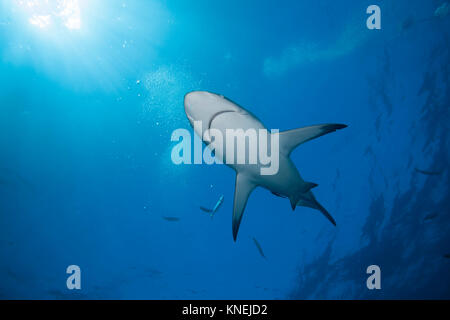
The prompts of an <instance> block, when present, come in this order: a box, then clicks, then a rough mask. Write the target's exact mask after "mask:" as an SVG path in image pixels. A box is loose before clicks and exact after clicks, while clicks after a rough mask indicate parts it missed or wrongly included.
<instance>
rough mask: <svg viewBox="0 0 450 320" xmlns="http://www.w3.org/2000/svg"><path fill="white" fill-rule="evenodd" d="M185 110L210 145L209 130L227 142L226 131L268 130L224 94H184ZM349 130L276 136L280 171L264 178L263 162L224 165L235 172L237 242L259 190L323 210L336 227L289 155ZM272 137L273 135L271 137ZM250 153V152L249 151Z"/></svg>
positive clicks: (317, 128) (325, 127)
mask: <svg viewBox="0 0 450 320" xmlns="http://www.w3.org/2000/svg"><path fill="white" fill-rule="evenodd" d="M184 108H185V112H186V116H187V118H188V120H189V122H190V123H191V125H192V126H193V128H194V131H195V132H196V134H198V135H199V137H200V138H201V139H202V140H203V141H204V142H205V143H206V144H209V143H211V140H212V139H211V137H210V136H209V133H208V130H210V129H216V130H219V131H220V132H222V133H223V137H225V138H224V139H226V130H227V129H234V130H237V129H242V130H244V131H245V130H248V129H254V130H259V129H266V127H265V126H264V125H263V124H262V123H261V121H260V120H259V119H258V118H256V116H254V115H253V114H251V113H250V112H249V111H247V110H245V109H244V108H242V107H240V106H239V105H237V104H236V103H234V102H232V101H231V100H229V99H227V98H225V97H224V96H222V95H218V94H215V93H211V92H207V91H192V92H189V93H188V94H186V95H185V98H184ZM196 121H201V122H202V123H203V124H205V126H204V127H202V128H200V129H199V128H198V127H196V126H195V125H194V122H196ZM345 127H347V126H346V125H343V124H320V125H314V126H309V127H304V128H299V129H294V130H288V131H283V132H279V133H274V134H277V135H278V137H277V138H278V141H279V168H278V171H277V173H276V174H273V175H261V167H263V165H262V164H261V163H259V162H258V163H257V164H236V163H231V164H229V163H225V164H227V165H228V166H229V167H231V168H233V169H234V170H235V171H236V182H235V193H234V203H233V217H232V231H233V239H234V241H236V238H237V234H238V230H239V226H240V223H241V220H242V216H243V213H244V209H245V207H246V204H247V200H248V197H249V196H250V194H251V193H252V191H253V190H254V189H255V188H256V187H263V188H265V189H268V190H269V191H271V192H272V193H273V194H275V195H277V196H280V197H284V198H288V199H289V200H290V203H291V207H292V209H293V210H295V207H296V206H304V207H309V208H313V209H317V210H319V211H321V212H322V213H323V214H324V215H325V217H326V218H327V219H328V220H329V221H330V222H331V223H332V224H333V225H336V222H335V220H334V219H333V217H331V215H330V214H329V213H328V212H327V210H325V208H324V207H322V206H321V205H320V204H319V202H318V201H317V200H316V198H315V197H314V195H313V193H312V192H311V189H312V188H314V187H316V186H317V184H315V183H311V182H306V181H304V180H303V179H302V177H301V176H300V173H299V172H298V170H297V168H296V167H295V165H294V163H293V162H292V160H291V159H290V154H291V152H292V150H294V149H295V148H296V147H297V146H299V145H300V144H302V143H304V142H306V141H309V140H312V139H314V138H317V137H320V136H322V135H325V134H327V133H330V132H333V131H336V130H338V129H342V128H345ZM269 135H270V134H269ZM246 152H248V150H247V151H246ZM215 156H216V157H219V158H220V159H225V158H226V155H225V151H224V150H215Z"/></svg>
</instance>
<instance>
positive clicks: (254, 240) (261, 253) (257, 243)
mask: <svg viewBox="0 0 450 320" xmlns="http://www.w3.org/2000/svg"><path fill="white" fill-rule="evenodd" d="M253 242H254V243H255V246H256V248H258V251H259V254H260V255H261V257H263V258H264V259H267V258H266V256H265V255H264V251H263V249H262V248H261V245H260V244H259V242H258V240H256V239H255V238H253Z"/></svg>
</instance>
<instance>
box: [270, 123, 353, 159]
mask: <svg viewBox="0 0 450 320" xmlns="http://www.w3.org/2000/svg"><path fill="white" fill-rule="evenodd" d="M346 127H347V126H346V125H345V124H318V125H314V126H309V127H304V128H299V129H294V130H288V131H283V132H280V133H279V137H280V152H281V153H282V154H285V155H287V156H289V155H290V154H291V152H292V150H294V149H295V148H296V147H298V146H299V145H301V144H302V143H305V142H307V141H309V140H312V139H315V138H318V137H321V136H323V135H325V134H327V133H330V132H333V131H336V130H339V129H343V128H346Z"/></svg>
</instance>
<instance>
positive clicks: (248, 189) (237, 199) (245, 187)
mask: <svg viewBox="0 0 450 320" xmlns="http://www.w3.org/2000/svg"><path fill="white" fill-rule="evenodd" d="M255 187H256V185H255V184H254V183H253V182H251V181H250V180H249V179H248V178H247V176H245V175H243V174H239V173H237V174H236V185H235V189H234V205H233V239H234V241H236V238H237V234H238V231H239V225H240V224H241V220H242V215H243V213H244V209H245V206H246V205H247V200H248V197H249V196H250V193H252V191H253V189H255Z"/></svg>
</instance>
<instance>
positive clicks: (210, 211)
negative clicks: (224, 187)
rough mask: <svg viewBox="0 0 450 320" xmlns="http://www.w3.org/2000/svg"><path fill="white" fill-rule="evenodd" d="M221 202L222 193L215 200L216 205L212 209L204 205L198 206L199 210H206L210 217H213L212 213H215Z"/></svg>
mask: <svg viewBox="0 0 450 320" xmlns="http://www.w3.org/2000/svg"><path fill="white" fill-rule="evenodd" d="M222 203H223V195H221V196H220V198H219V200H218V201H217V203H216V205H215V206H214V208H213V209H208V208H205V207H200V209H201V210H203V211H205V212H207V213H209V214H210V216H211V218H212V217H214V214H215V213H216V211H217V210H218V209H219V208H220V206H221V205H222Z"/></svg>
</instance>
